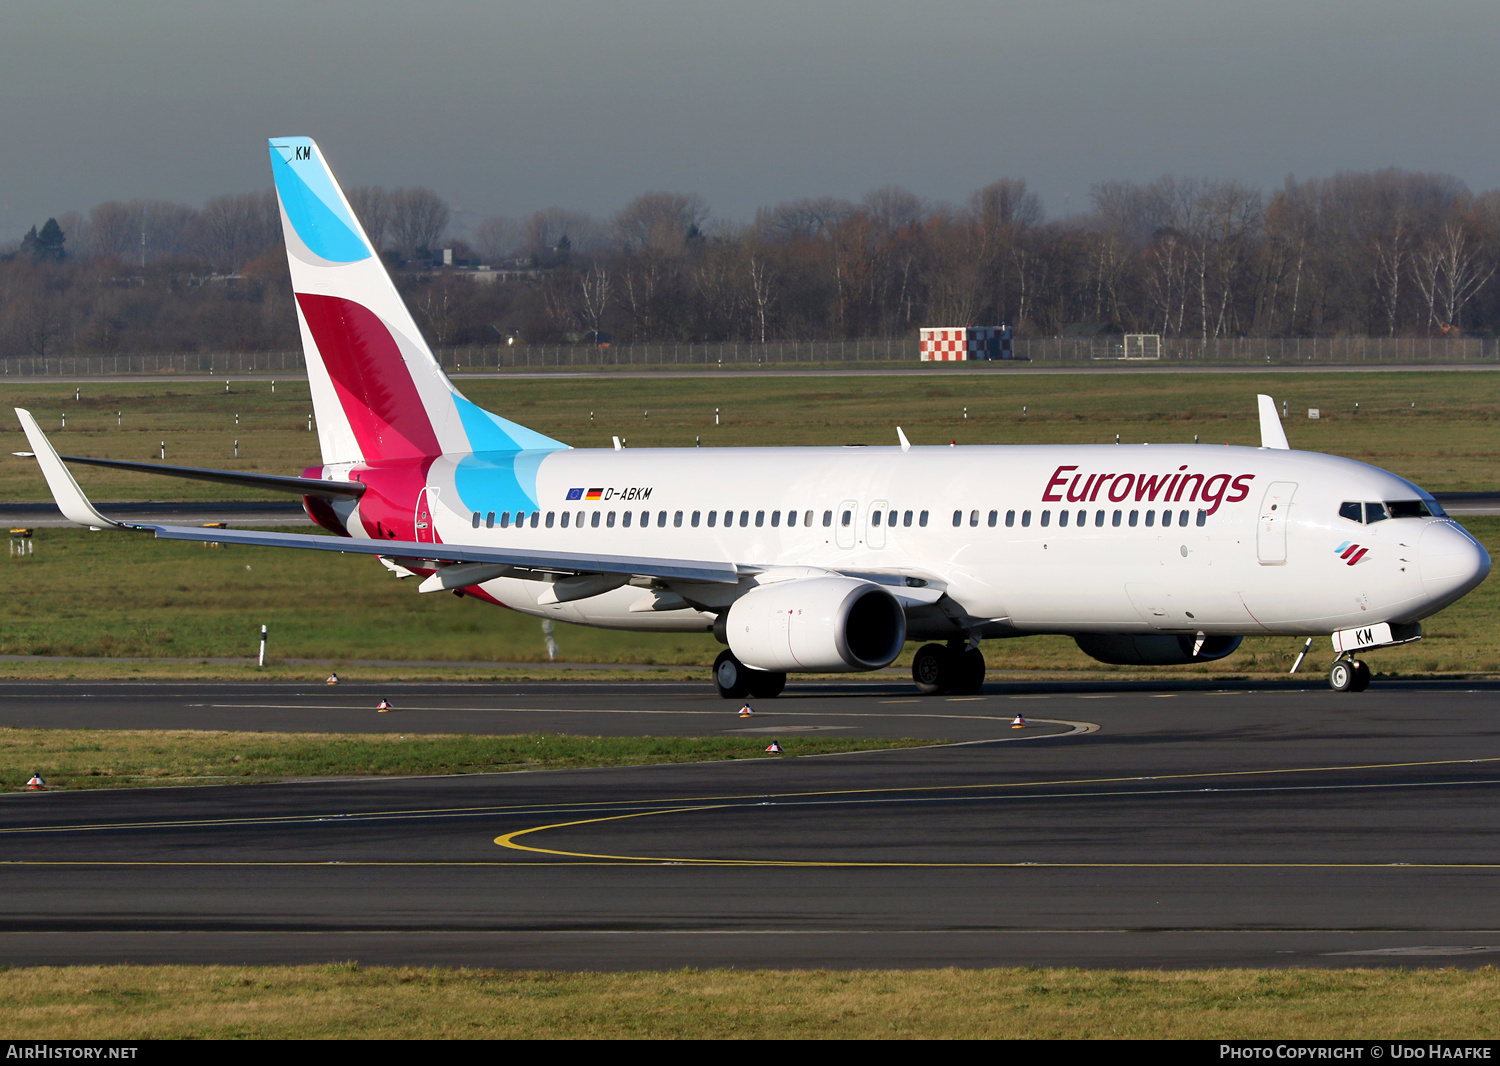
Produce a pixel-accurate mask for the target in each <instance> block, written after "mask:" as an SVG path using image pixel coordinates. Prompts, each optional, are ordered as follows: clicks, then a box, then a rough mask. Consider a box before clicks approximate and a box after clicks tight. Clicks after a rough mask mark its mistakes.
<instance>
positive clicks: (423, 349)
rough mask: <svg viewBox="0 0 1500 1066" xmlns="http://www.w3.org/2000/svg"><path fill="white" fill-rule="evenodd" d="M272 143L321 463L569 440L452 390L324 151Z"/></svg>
mask: <svg viewBox="0 0 1500 1066" xmlns="http://www.w3.org/2000/svg"><path fill="white" fill-rule="evenodd" d="M270 144H271V171H272V174H273V175H274V177H275V180H276V196H277V199H278V200H279V201H280V204H281V225H282V230H283V232H284V233H285V235H286V253H287V262H288V264H289V265H290V267H291V274H292V289H293V292H294V293H295V296H296V303H297V323H298V326H299V327H300V329H301V332H302V350H303V354H304V355H305V357H306V360H307V376H308V382H309V384H310V385H311V387H312V400H313V413H314V415H315V416H316V418H317V422H318V442H319V444H320V446H321V447H322V451H323V462H324V464H325V465H332V464H336V463H351V462H372V461H378V460H382V459H411V458H420V457H426V456H435V455H440V454H452V453H460V452H475V451H521V450H528V449H544V450H549V451H550V450H555V449H558V448H564V447H566V445H564V444H562V443H560V442H558V441H555V440H552V439H551V438H550V437H546V436H543V435H542V434H540V433H536V432H534V431H532V430H529V429H526V428H525V427H524V426H520V425H517V424H516V423H514V422H511V421H508V420H507V419H504V418H501V417H499V416H498V415H494V414H490V413H489V412H487V411H484V410H482V409H480V408H479V407H477V406H476V405H474V404H473V403H471V402H470V401H469V400H467V399H465V398H464V396H463V394H462V393H460V392H459V391H458V390H457V389H456V388H454V387H453V383H452V382H451V381H449V380H448V376H447V375H446V374H444V373H443V370H442V367H441V366H439V365H438V361H437V359H436V358H435V357H434V356H433V354H432V349H431V348H429V347H428V346H427V342H426V341H425V340H423V338H422V334H421V331H420V330H419V329H418V328H417V324H416V322H415V321H414V320H413V319H412V317H411V312H410V311H408V310H407V307H406V304H405V303H404V302H403V301H402V299H401V296H400V294H399V293H398V292H397V291H396V286H395V284H394V283H393V282H392V281H391V277H390V275H389V274H388V273H387V272H386V269H385V265H384V264H383V263H382V262H381V261H380V254H379V250H378V249H376V248H375V247H374V245H373V244H371V242H370V239H369V237H368V236H366V234H365V231H364V227H363V226H361V225H360V222H359V219H358V217H356V215H355V213H354V209H353V207H352V206H351V205H350V203H349V200H348V199H347V198H346V197H345V196H344V192H343V190H342V189H341V188H340V187H339V184H338V181H337V180H336V179H335V178H334V176H333V171H332V170H331V169H329V167H328V164H327V162H326V161H325V160H324V158H323V153H322V150H321V149H320V148H319V147H318V145H317V144H316V143H315V142H314V141H313V140H312V139H311V138H309V137H276V138H272V140H271V142H270Z"/></svg>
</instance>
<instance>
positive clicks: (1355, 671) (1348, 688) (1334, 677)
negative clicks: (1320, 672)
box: [1328, 658, 1370, 692]
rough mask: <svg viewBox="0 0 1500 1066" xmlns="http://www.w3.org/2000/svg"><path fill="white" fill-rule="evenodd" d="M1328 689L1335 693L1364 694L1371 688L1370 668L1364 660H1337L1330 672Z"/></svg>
mask: <svg viewBox="0 0 1500 1066" xmlns="http://www.w3.org/2000/svg"><path fill="white" fill-rule="evenodd" d="M1328 687H1329V688H1331V689H1333V691H1335V692H1363V691H1364V690H1365V689H1367V688H1369V687H1370V668H1369V667H1368V666H1366V665H1365V663H1364V660H1362V659H1345V658H1338V659H1335V660H1334V661H1333V666H1332V667H1331V668H1330V669H1329V671H1328Z"/></svg>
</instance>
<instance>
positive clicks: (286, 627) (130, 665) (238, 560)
mask: <svg viewBox="0 0 1500 1066" xmlns="http://www.w3.org/2000/svg"><path fill="white" fill-rule="evenodd" d="M1467 526H1468V528H1469V530H1470V531H1471V532H1473V533H1474V534H1475V535H1476V536H1477V537H1479V539H1480V540H1481V541H1482V542H1483V543H1484V544H1485V545H1486V547H1487V548H1488V549H1489V551H1490V554H1491V555H1493V556H1495V557H1497V558H1500V518H1475V519H1471V520H1470V521H1469V522H1468V523H1467ZM0 565H3V566H4V568H5V569H4V570H3V571H0V573H3V574H4V575H5V576H4V584H3V587H4V590H5V602H6V610H5V611H4V613H3V614H0V654H4V655H44V656H132V657H144V659H145V661H122V662H119V663H117V664H98V663H95V664H82V663H79V664H66V663H49V664H39V663H34V662H32V663H27V662H15V661H11V662H3V661H0V677H5V676H13V677H36V676H114V677H146V676H164V675H166V676H181V675H184V674H191V676H197V677H219V676H224V677H243V676H245V675H246V674H250V673H256V674H262V673H264V672H262V671H257V670H256V669H255V666H254V658H253V657H254V656H255V654H256V651H257V648H258V642H259V640H260V627H261V625H262V624H264V625H267V626H269V628H270V642H269V647H270V658H271V663H272V670H271V671H270V673H269V674H266V675H265V676H271V677H288V676H291V677H307V676H309V675H310V674H313V673H316V672H317V671H316V670H315V669H313V668H309V667H290V666H282V665H278V664H279V662H280V660H282V659H285V658H287V657H293V658H299V659H327V660H330V661H332V662H334V663H339V662H344V661H347V660H358V659H390V660H434V661H443V660H447V661H453V662H497V663H512V662H534V663H536V664H537V669H538V671H545V670H546V669H547V666H546V663H547V653H546V647H545V645H544V644H543V639H542V632H541V624H540V623H539V622H538V621H537V620H536V619H534V618H530V617H527V616H525V615H520V614H516V613H515V612H512V611H507V610H502V609H500V608H496V607H493V606H491V605H488V604H484V603H480V602H478V601H475V600H472V599H458V598H455V597H453V596H440V595H436V596H435V595H428V596H423V595H418V594H417V591H416V588H415V582H413V581H405V582H402V581H397V580H396V578H395V577H394V576H392V575H391V574H389V573H388V572H386V571H385V570H383V569H381V568H380V567H379V566H378V565H377V564H376V563H374V562H373V561H372V560H369V559H364V558H360V557H355V556H341V555H325V554H323V553H314V552H298V551H273V550H269V549H261V548H232V547H231V548H220V549H205V548H203V547H201V546H199V545H196V544H188V543H182V542H175V541H157V540H154V539H152V538H150V537H145V536H130V535H124V534H113V533H90V532H88V531H87V530H76V529H47V530H40V531H38V532H37V535H36V549H35V553H34V554H33V555H31V556H29V557H27V558H25V559H7V560H6V562H5V563H4V564H0ZM1497 616H1500V584H1497V583H1496V582H1495V581H1493V580H1491V581H1487V582H1486V583H1485V584H1483V585H1481V586H1480V587H1479V588H1478V589H1476V590H1475V591H1474V592H1472V593H1470V594H1469V595H1468V596H1466V597H1465V598H1464V599H1462V600H1460V601H1459V602H1458V603H1456V604H1454V605H1453V606H1452V607H1450V608H1448V609H1447V610H1445V611H1443V612H1441V613H1440V614H1437V615H1434V616H1433V617H1432V618H1430V619H1428V620H1427V621H1426V622H1425V623H1424V629H1425V631H1426V633H1427V636H1426V638H1425V639H1423V640H1422V641H1420V642H1418V643H1416V644H1411V645H1406V646H1403V647H1398V648H1387V649H1383V650H1380V651H1378V652H1375V653H1373V654H1371V655H1370V656H1369V662H1370V664H1371V667H1372V669H1374V670H1376V671H1377V672H1378V673H1381V674H1385V675H1395V674H1399V675H1404V676H1413V675H1434V674H1443V675H1465V676H1469V675H1480V674H1496V673H1500V640H1497V637H1500V634H1497V631H1496V624H1495V619H1496V618H1497ZM555 639H556V641H557V644H558V657H559V658H560V659H561V660H564V661H571V662H588V663H637V664H648V665H649V664H681V665H694V666H701V667H703V668H704V671H703V674H702V675H695V676H701V677H702V678H703V679H704V680H706V679H707V666H708V664H710V663H711V662H712V661H713V658H714V656H715V655H717V654H718V652H719V649H720V645H719V644H718V643H717V642H716V641H715V640H714V639H713V637H712V636H711V635H709V634H707V633H701V634H700V633H661V634H653V633H632V632H622V631H616V630H607V629H591V628H588V627H585V626H575V625H569V624H567V623H562V622H559V623H557V625H556V627H555ZM1301 643H1302V642H1301V641H1300V640H1297V639H1296V638H1292V637H1249V638H1246V640H1245V643H1244V645H1243V646H1242V647H1241V649H1240V650H1239V651H1238V652H1236V653H1235V654H1234V655H1232V656H1230V657H1229V658H1227V659H1222V660H1219V661H1218V662H1215V663H1205V664H1202V665H1200V666H1194V667H1191V668H1178V669H1162V670H1158V671H1156V672H1155V673H1154V674H1153V673H1152V672H1151V671H1149V670H1146V669H1144V668H1139V667H1108V666H1104V665H1103V664H1100V663H1096V662H1094V660H1092V659H1090V658H1088V657H1087V656H1085V655H1084V654H1083V653H1082V652H1081V651H1079V650H1078V648H1077V646H1076V645H1075V644H1074V643H1073V641H1072V640H1071V639H1069V638H1067V637H1057V636H1041V637H1026V638H1020V639H1016V640H1009V641H991V642H988V643H986V644H985V646H984V651H985V657H986V660H987V662H988V663H989V666H990V668H991V670H992V671H1020V672H1023V673H1024V672H1035V671H1054V670H1080V671H1089V672H1092V673H1096V674H1100V675H1104V676H1120V677H1132V678H1141V677H1150V676H1160V677H1184V676H1187V677H1193V676H1202V677H1240V676H1253V675H1258V674H1280V673H1285V671H1286V670H1287V669H1288V668H1289V667H1290V665H1291V660H1292V658H1293V657H1294V656H1295V654H1296V652H1297V650H1298V649H1299V648H1300V647H1301ZM1326 650H1327V649H1326V643H1325V646H1324V647H1320V648H1318V651H1317V658H1316V659H1315V660H1314V662H1315V663H1318V662H1321V660H1322V659H1323V657H1324V653H1325V651H1326ZM914 653H915V646H911V647H908V648H907V649H906V651H905V653H904V654H903V656H902V657H901V658H900V659H898V660H897V664H898V665H900V666H906V665H909V663H910V661H911V656H912V655H913V654H914ZM222 657H241V661H240V662H239V663H214V662H208V661H206V660H209V659H214V658H222ZM153 658H167V659H189V660H200V661H199V662H198V663H197V664H196V665H194V664H191V663H188V664H184V663H167V662H163V663H160V664H157V663H153V662H152V661H150V660H152V659H153ZM1310 668H1313V667H1310ZM340 669H341V671H342V672H343V673H344V675H345V677H346V679H351V680H352V679H355V678H364V679H372V680H373V679H376V678H392V677H402V676H412V677H414V676H422V674H421V671H418V670H415V669H413V668H405V669H401V668H387V669H384V670H381V671H372V670H369V669H364V670H357V669H354V668H349V667H341V668H340ZM465 676H471V677H474V676H499V675H496V674H493V673H487V672H484V671H482V670H480V671H475V670H474V669H473V668H468V669H467V670H466V675H465ZM529 676H533V677H540V676H550V675H547V674H544V673H538V672H533V673H532V674H530V675H529Z"/></svg>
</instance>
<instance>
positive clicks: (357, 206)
mask: <svg viewBox="0 0 1500 1066" xmlns="http://www.w3.org/2000/svg"><path fill="white" fill-rule="evenodd" d="M348 195H349V205H350V206H351V207H353V208H354V214H355V217H356V218H358V219H359V224H360V225H361V226H363V227H364V231H365V236H366V237H368V238H369V239H370V244H371V245H373V246H374V247H375V248H376V250H377V251H378V250H382V249H384V248H385V242H386V237H387V236H388V235H389V233H390V229H391V203H390V197H389V196H388V195H387V193H386V191H385V190H384V189H382V188H381V187H380V186H379V185H361V186H359V187H358V188H354V189H350V190H349V194H348Z"/></svg>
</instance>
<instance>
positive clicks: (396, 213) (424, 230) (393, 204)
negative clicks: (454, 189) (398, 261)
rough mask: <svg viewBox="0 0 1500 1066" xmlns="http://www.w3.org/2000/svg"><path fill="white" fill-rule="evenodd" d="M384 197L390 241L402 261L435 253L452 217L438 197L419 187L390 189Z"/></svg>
mask: <svg viewBox="0 0 1500 1066" xmlns="http://www.w3.org/2000/svg"><path fill="white" fill-rule="evenodd" d="M387 195H388V203H389V208H390V227H391V229H390V233H391V242H392V244H393V245H394V246H395V249H396V251H397V252H399V253H400V254H401V256H402V258H405V259H413V258H415V257H416V256H418V255H419V254H420V253H423V252H432V251H434V250H436V248H437V246H438V244H439V242H440V241H441V240H442V239H443V234H444V233H445V232H446V231H447V229H448V222H449V220H450V219H451V218H452V212H451V211H450V210H449V208H448V205H447V204H446V203H445V202H443V199H442V197H440V196H438V194H437V193H435V192H433V191H432V190H431V189H424V188H422V187H421V186H411V187H410V188H405V189H392V190H391V191H390V193H389V194H387Z"/></svg>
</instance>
